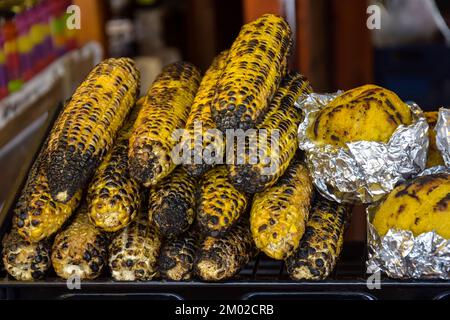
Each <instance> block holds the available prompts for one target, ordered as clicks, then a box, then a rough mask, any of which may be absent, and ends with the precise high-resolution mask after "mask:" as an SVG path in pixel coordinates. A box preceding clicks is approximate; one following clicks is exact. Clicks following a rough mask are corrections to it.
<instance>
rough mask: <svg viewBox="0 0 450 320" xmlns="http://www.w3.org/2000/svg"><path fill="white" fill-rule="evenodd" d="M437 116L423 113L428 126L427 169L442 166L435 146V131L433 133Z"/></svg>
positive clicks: (434, 113)
mask: <svg viewBox="0 0 450 320" xmlns="http://www.w3.org/2000/svg"><path fill="white" fill-rule="evenodd" d="M438 116H439V113H438V112H425V118H427V122H428V125H429V126H430V129H429V131H428V136H429V140H430V147H429V149H428V161H427V168H431V167H435V166H443V165H444V159H443V158H442V155H441V152H440V151H439V149H438V148H437V145H436V131H434V128H436V123H437V120H438Z"/></svg>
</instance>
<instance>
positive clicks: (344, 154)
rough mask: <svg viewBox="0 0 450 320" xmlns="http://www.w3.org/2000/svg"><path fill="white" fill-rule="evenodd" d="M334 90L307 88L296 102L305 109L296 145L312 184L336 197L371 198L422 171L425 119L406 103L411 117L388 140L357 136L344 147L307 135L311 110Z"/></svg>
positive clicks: (320, 105)
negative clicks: (309, 91) (358, 138)
mask: <svg viewBox="0 0 450 320" xmlns="http://www.w3.org/2000/svg"><path fill="white" fill-rule="evenodd" d="M339 94H340V93H335V94H316V93H313V94H309V95H306V96H304V97H302V98H300V100H299V101H298V102H297V104H298V105H299V106H300V108H301V109H302V110H303V111H304V112H305V119H304V120H303V122H302V123H301V124H300V127H299V131H298V133H299V141H300V149H302V150H304V151H305V153H306V156H307V162H308V166H309V168H310V171H311V175H312V178H313V181H314V184H315V186H316V187H317V189H318V190H319V191H320V193H321V194H322V195H323V196H324V197H326V198H328V199H329V200H332V201H337V202H340V203H373V202H376V201H378V200H380V199H381V198H382V197H383V196H384V195H386V194H388V193H389V192H390V191H392V190H393V189H394V187H395V185H396V184H397V183H398V182H399V181H402V180H404V179H407V178H409V177H411V176H414V175H417V174H418V173H419V172H421V171H423V169H424V168H425V165H426V160H427V151H428V145H429V141H428V129H429V128H428V124H427V121H426V119H425V118H424V116H423V112H422V110H421V109H420V108H419V106H417V105H416V104H414V103H411V104H409V106H410V107H411V110H412V112H413V118H414V123H413V124H411V125H410V126H399V127H398V128H397V130H396V131H395V132H394V134H393V135H392V137H391V139H390V141H389V142H388V143H380V142H373V141H358V142H353V143H349V144H347V148H342V147H337V146H332V145H325V146H318V145H316V143H315V142H314V141H313V140H311V139H310V138H309V137H308V135H307V129H308V127H309V126H310V125H311V124H312V123H314V120H315V117H316V116H317V113H318V112H319V111H320V110H321V109H322V108H324V107H325V106H326V105H327V104H328V103H329V102H330V101H332V100H333V99H334V98H335V97H337V96H338V95H339Z"/></svg>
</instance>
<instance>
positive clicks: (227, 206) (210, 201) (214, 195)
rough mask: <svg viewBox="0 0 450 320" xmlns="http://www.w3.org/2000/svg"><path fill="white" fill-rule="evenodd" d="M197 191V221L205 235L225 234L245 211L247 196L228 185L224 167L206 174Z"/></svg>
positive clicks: (226, 172)
mask: <svg viewBox="0 0 450 320" xmlns="http://www.w3.org/2000/svg"><path fill="white" fill-rule="evenodd" d="M198 190H199V194H198V205H197V221H198V224H199V227H200V229H201V231H202V233H204V234H206V235H210V236H213V237H216V236H219V235H223V234H225V233H226V232H228V231H229V230H230V228H231V227H233V225H234V224H235V223H236V222H237V221H238V220H239V218H240V217H241V216H242V215H243V214H244V213H245V210H246V209H247V204H248V201H247V196H246V195H245V194H244V193H242V192H240V191H238V190H236V188H235V187H234V186H233V185H232V184H231V183H230V181H229V179H228V171H227V168H226V167H225V166H219V167H217V168H213V169H211V170H210V171H209V172H207V173H206V174H205V176H204V177H203V179H202V181H201V183H200V186H199V189H198Z"/></svg>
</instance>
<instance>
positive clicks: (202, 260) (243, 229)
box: [195, 219, 257, 281]
mask: <svg viewBox="0 0 450 320" xmlns="http://www.w3.org/2000/svg"><path fill="white" fill-rule="evenodd" d="M256 253H257V251H256V250H255V247H254V245H253V239H252V235H251V232H250V228H249V225H248V221H247V220H246V219H242V220H241V221H240V222H239V223H238V224H237V225H236V226H235V227H234V228H233V229H232V230H231V231H230V232H229V233H228V234H227V235H225V236H223V237H221V238H213V237H206V238H205V239H204V240H202V241H201V243H200V249H199V251H198V252H197V260H196V263H195V272H196V274H197V275H198V276H199V277H200V278H201V279H202V280H205V281H222V280H226V279H230V278H232V277H234V276H235V275H236V274H238V273H239V271H240V269H241V268H243V267H244V266H245V265H246V264H247V263H249V262H250V260H251V259H252V258H254V257H255V255H256Z"/></svg>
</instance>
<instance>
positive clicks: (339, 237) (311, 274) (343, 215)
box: [286, 199, 349, 280]
mask: <svg viewBox="0 0 450 320" xmlns="http://www.w3.org/2000/svg"><path fill="white" fill-rule="evenodd" d="M348 215H349V210H348V208H347V207H346V206H344V205H341V204H338V203H334V202H330V201H327V200H324V199H321V200H319V201H318V202H317V203H316V204H315V206H314V208H313V210H312V214H311V218H310V219H309V221H308V224H307V227H306V232H305V236H304V237H303V239H302V241H301V243H300V247H299V248H298V249H297V251H296V252H295V253H294V254H293V255H292V256H290V257H289V258H288V259H287V260H286V266H287V270H288V273H289V275H290V276H291V278H292V279H294V280H323V279H326V278H327V277H328V276H329V275H330V273H331V272H332V271H333V270H334V268H335V266H336V263H337V260H338V258H339V255H340V254H341V251H342V247H343V243H344V231H345V227H346V223H347V222H348V218H349V216H348Z"/></svg>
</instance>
